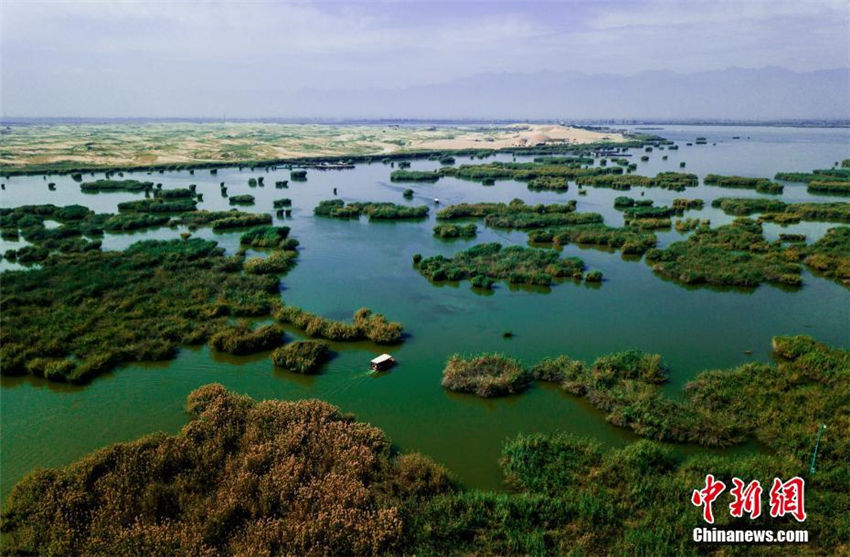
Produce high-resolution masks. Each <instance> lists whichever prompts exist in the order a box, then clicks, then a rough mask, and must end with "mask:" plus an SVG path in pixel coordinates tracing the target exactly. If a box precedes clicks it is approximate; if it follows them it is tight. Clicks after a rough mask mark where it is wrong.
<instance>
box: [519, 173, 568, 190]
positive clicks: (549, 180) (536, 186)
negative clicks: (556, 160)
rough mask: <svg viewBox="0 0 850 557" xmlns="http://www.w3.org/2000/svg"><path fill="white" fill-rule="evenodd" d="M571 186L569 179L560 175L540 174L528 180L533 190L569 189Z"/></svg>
mask: <svg viewBox="0 0 850 557" xmlns="http://www.w3.org/2000/svg"><path fill="white" fill-rule="evenodd" d="M569 187H570V186H569V184H568V183H567V179H566V178H561V177H558V176H539V177H537V178H532V179H531V180H529V181H528V189H530V190H532V191H567V190H568V189H569Z"/></svg>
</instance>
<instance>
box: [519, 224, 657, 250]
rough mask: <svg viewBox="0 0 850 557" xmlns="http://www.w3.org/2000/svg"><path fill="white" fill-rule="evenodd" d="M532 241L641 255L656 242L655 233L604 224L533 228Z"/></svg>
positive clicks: (529, 236)
mask: <svg viewBox="0 0 850 557" xmlns="http://www.w3.org/2000/svg"><path fill="white" fill-rule="evenodd" d="M528 239H529V241H530V242H532V243H553V244H555V245H556V246H563V245H566V244H570V243H572V244H583V245H593V246H602V247H608V248H619V249H620V250H621V251H622V252H623V253H624V254H629V255H640V254H643V253H645V252H646V250H648V249H650V248H654V247H655V244H656V237H655V234H653V233H652V232H648V231H645V230H636V229H633V228H630V227H625V228H612V227H609V226H605V225H604V224H586V225H580V226H571V227H568V228H560V229H546V230H532V231H530V232H529V233H528Z"/></svg>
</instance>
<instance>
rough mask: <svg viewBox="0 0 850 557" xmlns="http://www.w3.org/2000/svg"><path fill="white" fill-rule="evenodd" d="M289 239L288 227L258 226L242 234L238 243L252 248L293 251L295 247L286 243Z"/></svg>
mask: <svg viewBox="0 0 850 557" xmlns="http://www.w3.org/2000/svg"><path fill="white" fill-rule="evenodd" d="M290 239H291V238H289V227H288V226H259V227H257V228H252V229H251V230H248V231H247V232H245V233H244V234H242V236H240V238H239V243H240V244H241V245H243V246H251V247H253V248H280V249H294V247H295V246H294V245H292V243H290V242H287V240H290ZM295 245H297V243H296V244H295Z"/></svg>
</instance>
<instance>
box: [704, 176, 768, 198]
mask: <svg viewBox="0 0 850 557" xmlns="http://www.w3.org/2000/svg"><path fill="white" fill-rule="evenodd" d="M703 182H704V183H706V184H709V185H712V186H717V187H720V188H738V189H748V190H755V191H757V192H759V193H769V194H774V195H778V194H781V193H782V190H783V186H782V184H777V183H776V182H771V181H770V180H768V179H767V178H746V177H744V176H720V175H719V174H707V175H706V176H705V178H704V179H703Z"/></svg>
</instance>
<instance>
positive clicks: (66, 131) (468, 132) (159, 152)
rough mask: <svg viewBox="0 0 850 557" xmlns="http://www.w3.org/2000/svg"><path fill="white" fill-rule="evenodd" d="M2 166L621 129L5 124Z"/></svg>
mask: <svg viewBox="0 0 850 557" xmlns="http://www.w3.org/2000/svg"><path fill="white" fill-rule="evenodd" d="M2 140H3V144H4V148H3V150H2V153H0V167H9V168H26V167H34V166H40V165H51V164H63V163H67V164H69V165H71V164H73V165H79V166H145V165H167V164H178V163H202V162H233V163H237V162H240V161H251V160H271V159H282V158H301V157H345V156H356V155H382V154H388V153H398V152H404V151H421V150H442V149H503V148H506V147H515V146H534V145H540V144H574V145H579V144H582V143H590V142H597V141H612V142H621V141H624V138H623V136H622V135H620V134H616V133H604V132H598V131H590V130H584V129H579V128H572V127H568V126H560V125H543V124H513V125H501V126H429V127H425V126H421V127H409V126H398V125H389V126H375V125H363V126H353V125H338V126H333V125H318V124H267V123H233V124H214V123H201V124H185V123H151V124H84V125H67V124H65V125H38V126H13V127H9V128H6V129H4V130H3V137H2Z"/></svg>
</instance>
